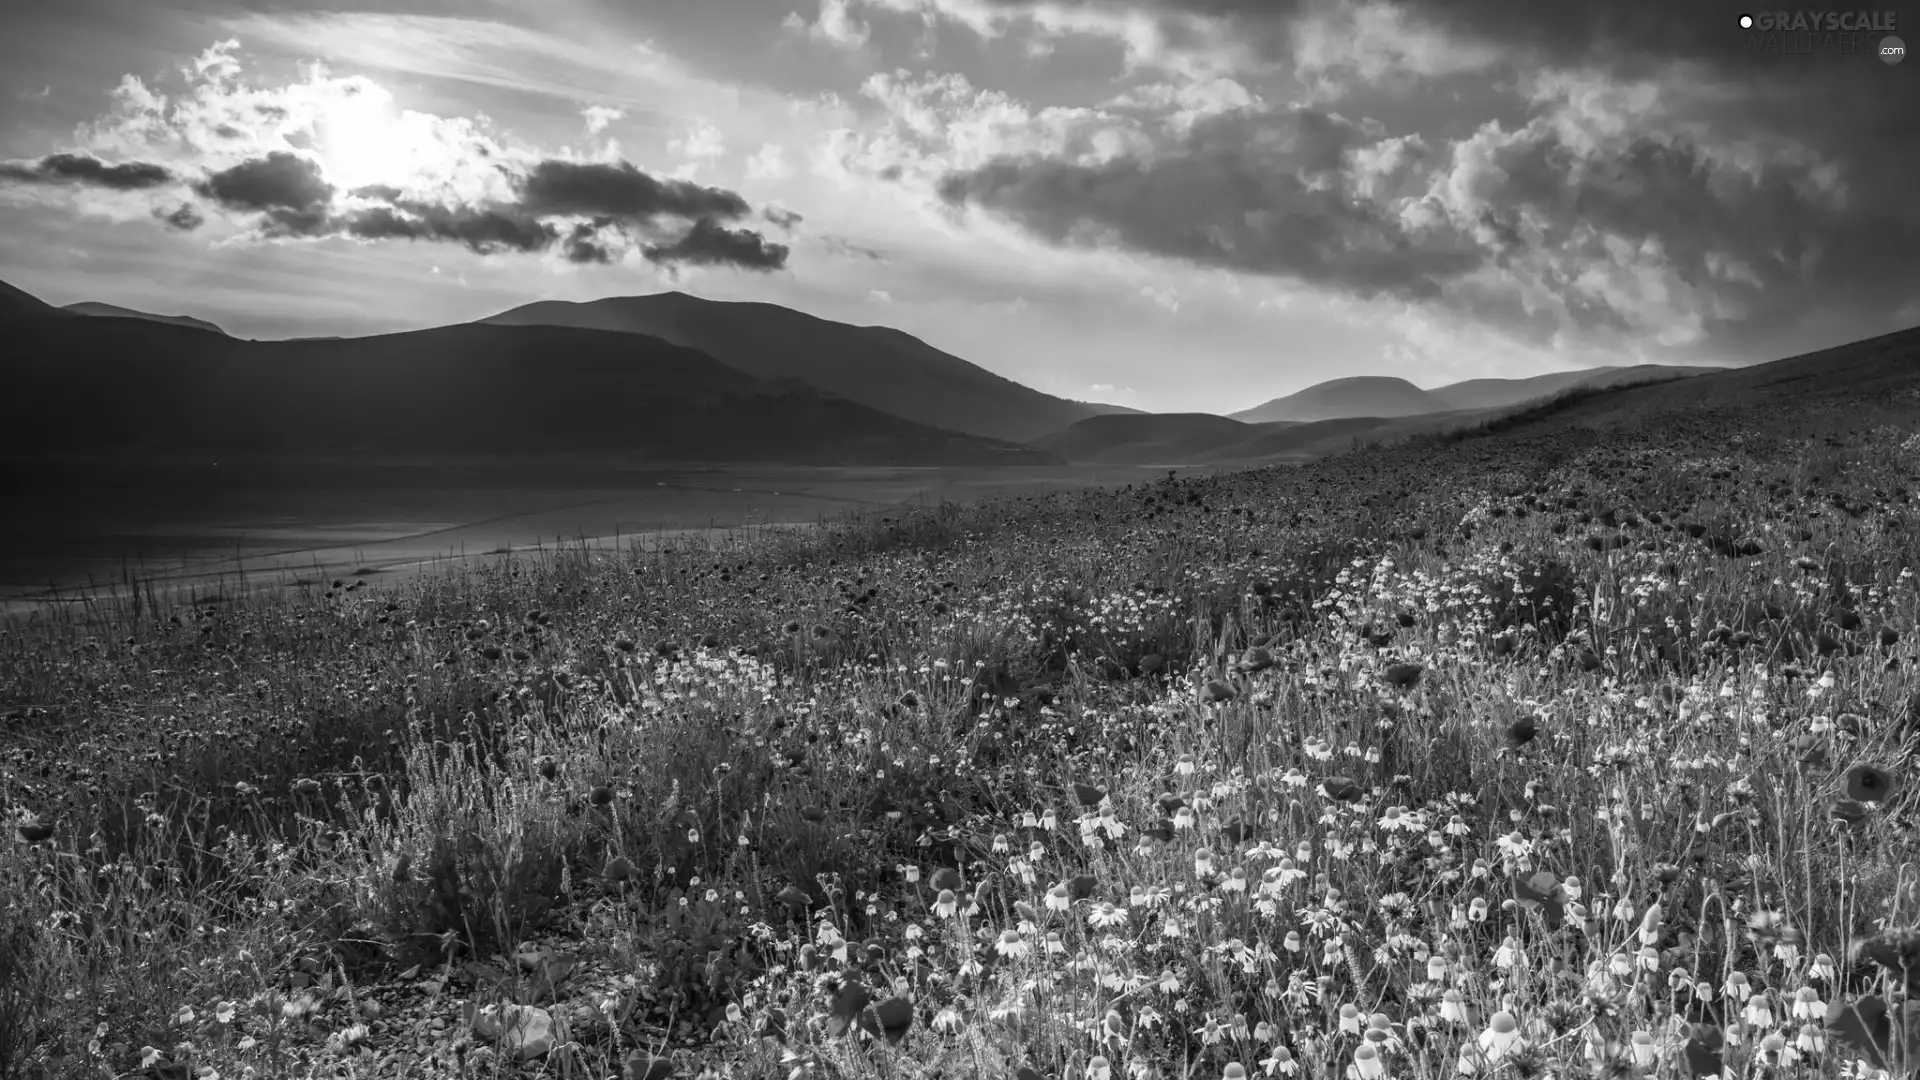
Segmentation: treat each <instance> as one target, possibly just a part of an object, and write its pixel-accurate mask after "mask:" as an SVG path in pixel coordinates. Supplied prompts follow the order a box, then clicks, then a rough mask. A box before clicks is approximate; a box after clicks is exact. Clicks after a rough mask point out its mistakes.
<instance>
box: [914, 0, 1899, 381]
mask: <svg viewBox="0 0 1920 1080" xmlns="http://www.w3.org/2000/svg"><path fill="white" fill-rule="evenodd" d="M986 2H987V3H989V4H992V5H994V6H996V7H999V8H1001V9H1003V10H1005V11H1007V12H1009V13H1017V12H1020V11H1023V10H1024V11H1031V10H1034V9H1035V8H1036V4H1035V3H1033V2H1031V0H986ZM1379 2H1381V3H1383V4H1384V5H1385V6H1388V7H1391V8H1394V9H1397V10H1398V11H1400V12H1401V13H1403V14H1405V15H1407V16H1409V17H1410V23H1409V25H1410V26H1414V27H1427V28H1431V29H1433V30H1437V31H1440V32H1442V33H1443V34H1445V35H1447V36H1449V37H1451V38H1452V39H1453V40H1454V41H1456V42H1459V43H1461V44H1465V45H1473V46H1476V47H1479V48H1483V49H1484V48H1486V47H1489V46H1491V55H1493V56H1494V57H1496V63H1495V64H1494V65H1493V67H1492V68H1491V69H1490V70H1489V71H1487V72H1485V73H1484V77H1485V78H1489V79H1494V80H1497V81H1498V82H1499V83H1500V84H1503V85H1505V86H1508V87H1511V88H1513V89H1514V90H1516V91H1517V92H1518V93H1519V94H1520V95H1521V97H1522V98H1523V101H1522V103H1523V104H1524V105H1525V107H1526V112H1525V114H1524V115H1525V117H1526V119H1522V120H1520V121H1519V122H1515V121H1514V120H1512V119H1508V120H1507V121H1506V123H1505V124H1504V125H1503V126H1492V127H1482V128H1481V129H1480V130H1479V131H1478V132H1476V133H1474V134H1472V135H1470V136H1467V137H1464V138H1461V139H1459V140H1458V141H1453V142H1448V141H1441V142H1438V143H1437V144H1435V145H1433V146H1432V147H1431V153H1430V154H1428V155H1427V156H1426V158H1425V159H1424V160H1422V161H1419V162H1416V163H1415V164H1414V166H1413V167H1412V168H1410V169H1408V170H1407V171H1406V172H1405V174H1404V176H1402V177H1401V178H1400V179H1399V181H1398V182H1397V183H1396V184H1394V185H1392V186H1390V187H1389V188H1388V189H1387V190H1385V191H1382V190H1380V188H1379V187H1378V186H1377V185H1374V186H1370V185H1364V184H1359V183H1357V182H1356V170H1355V166H1354V164H1353V163H1352V162H1351V161H1350V162H1349V163H1348V165H1347V166H1345V167H1343V168H1325V169H1322V170H1320V171H1316V169H1315V167H1314V166H1313V164H1312V163H1313V162H1314V161H1316V160H1317V161H1319V162H1321V163H1323V164H1324V163H1325V162H1327V161H1329V160H1331V159H1332V158H1337V157H1338V156H1339V155H1340V154H1341V153H1343V152H1345V151H1347V150H1349V149H1352V148H1354V147H1360V146H1365V144H1366V143H1367V142H1369V141H1371V137H1364V136H1361V135H1359V134H1357V133H1356V132H1355V130H1354V129H1353V128H1352V126H1351V125H1344V122H1340V123H1335V122H1332V121H1331V120H1330V119H1328V118H1320V120H1318V121H1316V120H1314V118H1313V117H1311V116H1309V115H1306V114H1294V115H1292V116H1285V115H1282V114H1275V115H1272V116H1260V115H1257V114H1252V113H1244V114H1240V115H1239V116H1237V117H1236V118H1234V119H1231V120H1228V121H1215V122H1211V123H1212V125H1213V127H1214V134H1215V135H1216V136H1218V135H1221V134H1224V133H1229V132H1232V133H1236V134H1238V133H1246V134H1247V135H1249V136H1250V137H1249V138H1248V139H1247V141H1245V142H1244V143H1243V144H1241V145H1234V144H1233V143H1232V142H1231V141H1224V142H1223V141H1222V140H1221V139H1219V138H1208V137H1206V136H1205V135H1197V136H1193V137H1169V138H1167V139H1166V140H1165V141H1164V142H1163V144H1162V145H1161V146H1159V147H1157V148H1156V149H1155V151H1154V152H1152V153H1146V154H1140V155H1137V156H1127V157H1121V158H1119V159H1116V160H1113V161H1110V162H1108V163H1105V164H1100V165H1085V164H1081V163H1080V162H1078V161H1074V160H1069V159H1066V158H1065V157H1064V156H1063V157H1061V158H1058V159H1041V158H1017V159H1016V158H1002V159H999V160H996V161H993V162H990V163H988V164H986V165H984V166H982V167H980V168H976V169H973V170H970V171H967V172H962V173H957V174H952V175H949V176H947V177H945V178H944V180H943V182H942V183H941V184H940V187H939V191H940V193H941V194H942V195H943V196H945V197H946V199H947V200H948V201H949V202H951V203H956V204H960V203H965V204H970V205H974V206H978V207H981V208H982V209H985V210H987V211H990V212H993V213H997V214H999V215H1001V216H1003V217H1005V218H1007V219H1009V220H1011V221H1013V222H1015V223H1017V224H1019V225H1021V226H1022V227H1024V228H1025V229H1026V230H1028V231H1029V232H1031V233H1033V234H1034V235H1036V236H1039V237H1042V238H1045V239H1048V240H1051V241H1054V242H1058V243H1101V244H1110V245H1114V246H1118V247H1124V248H1130V249H1133V250H1139V251H1145V252H1150V253H1156V254H1162V255H1169V256H1175V257H1182V258H1188V259H1192V260H1194V261H1196V262H1200V263H1204V264H1209V265H1215V266H1222V267H1227V268H1231V269H1239V270H1246V271H1253V272H1258V273H1266V274H1276V275H1280V276H1286V277H1292V278H1297V279H1302V280H1306V281H1309V282H1313V283H1318V284H1323V285H1329V286H1332V287H1335V288H1338V289H1341V290H1344V291H1349V292H1354V293H1360V294H1366V293H1370V292H1386V293H1390V294H1394V295H1401V296H1410V297H1422V296H1430V295H1433V294H1434V293H1435V292H1436V290H1437V291H1439V292H1441V293H1442V294H1444V300H1443V302H1444V303H1446V304H1449V305H1452V306H1454V307H1456V308H1458V309H1461V310H1466V311H1468V312H1470V313H1472V314H1474V315H1475V316H1477V317H1479V318H1481V319H1483V320H1484V321H1486V322H1487V323H1489V324H1491V325H1499V326H1503V327H1506V328H1507V329H1510V330H1513V331H1515V332H1517V333H1519V334H1521V336H1523V337H1527V338H1529V339H1531V340H1536V341H1541V342H1545V341H1548V340H1550V339H1553V338H1554V337H1555V335H1556V334H1559V333H1564V332H1566V331H1567V330H1569V329H1576V330H1580V331H1593V332H1595V333H1596V334H1598V335H1600V336H1601V337H1605V336H1606V335H1608V334H1614V333H1620V332H1627V333H1632V332H1636V331H1637V332H1640V333H1645V332H1648V331H1649V330H1651V329H1656V328H1660V327H1663V326H1664V327H1666V328H1683V327H1685V326H1688V325H1692V326H1694V327H1697V328H1698V329H1699V330H1700V332H1701V333H1702V335H1703V336H1704V344H1702V345H1701V348H1702V349H1703V350H1704V351H1706V352H1709V353H1712V354H1714V355H1719V356H1726V355H1733V354H1734V353H1735V352H1736V351H1738V350H1747V351H1748V352H1749V353H1750V352H1751V351H1753V350H1755V349H1762V350H1768V349H1771V350H1777V349H1781V348H1788V347H1798V346H1801V345H1804V346H1805V347H1809V348H1810V347H1815V344H1816V343H1814V342H1812V341H1810V340H1808V339H1807V338H1806V337H1805V336H1804V335H1810V334H1813V333H1814V331H1813V330H1811V329H1809V328H1811V327H1815V326H1817V325H1824V326H1826V327H1828V328H1829V329H1828V330H1826V331H1822V332H1826V333H1831V332H1833V331H1832V330H1831V328H1832V327H1834V326H1844V325H1849V324H1852V325H1854V326H1855V327H1856V329H1857V332H1858V333H1862V334H1864V333H1875V332H1880V331H1881V330H1884V329H1891V328H1893V322H1892V316H1893V315H1894V313H1896V312H1899V311H1901V310H1903V309H1904V310H1907V311H1911V310H1912V308H1911V305H1912V304H1913V303H1914V298H1915V297H1916V296H1920V261H1916V260H1915V259H1914V258H1913V257H1912V252H1914V251H1915V250H1920V204H1916V203H1915V202H1914V200H1913V199H1912V195H1911V190H1912V187H1913V181H1912V177H1913V176H1915V175H1917V174H1920V94H1913V93H1908V92H1905V91H1907V90H1908V89H1909V87H1908V85H1907V84H1908V83H1909V82H1910V79H1908V78H1907V76H1908V75H1910V74H1911V73H1910V72H1908V71H1906V70H1902V68H1904V67H1906V66H1910V65H1902V66H1901V67H1897V68H1889V67H1888V66H1887V65H1885V64H1883V63H1881V62H1879V61H1878V60H1877V59H1875V58H1874V57H1873V56H1872V55H1870V54H1871V52H1872V50H1873V48H1874V47H1875V45H1877V37H1878V35H1877V34H1875V33H1872V32H1867V33H1864V34H1862V35H1860V36H1859V37H1857V38H1848V37H1846V36H1845V35H1839V34H1836V35H1835V36H1834V37H1833V38H1831V39H1829V38H1827V37H1825V36H1824V35H1822V37H1821V39H1820V40H1819V41H1818V42H1816V43H1813V48H1812V49H1811V50H1810V51H1803V52H1798V53H1791V54H1790V53H1785V52H1783V51H1782V49H1781V46H1782V44H1784V43H1783V42H1780V41H1776V42H1774V43H1773V47H1772V48H1771V49H1769V48H1767V39H1766V38H1765V37H1764V35H1759V34H1752V33H1749V32H1748V31H1744V30H1743V29H1742V28H1741V27H1740V26H1739V17H1740V16H1741V15H1742V14H1748V13H1755V12H1754V11H1753V9H1751V8H1749V7H1746V6H1744V5H1743V4H1742V3H1740V2H1737V0H1700V2H1697V3H1685V4H1676V3H1672V2H1671V0H1593V2H1590V3H1582V4H1542V3H1538V2H1537V0H1379ZM1053 3H1054V5H1055V6H1065V7H1069V8H1078V9H1086V10H1106V11H1114V12H1119V11H1127V12H1131V13H1135V14H1140V13H1144V14H1146V15H1148V16H1153V15H1155V14H1158V15H1160V16H1163V17H1162V18H1160V19H1159V20H1157V23H1156V25H1157V26H1158V28H1159V29H1160V31H1161V34H1162V37H1163V39H1164V40H1165V41H1166V42H1167V44H1169V45H1170V46H1172V47H1173V48H1175V49H1179V48H1181V47H1182V46H1183V45H1184V44H1188V42H1187V38H1188V37H1192V36H1193V35H1191V34H1189V33H1188V32H1187V31H1186V30H1185V29H1183V24H1184V18H1183V17H1186V16H1204V17H1208V18H1213V19H1218V20H1221V21H1222V23H1223V25H1224V26H1225V27H1226V28H1227V30H1228V31H1229V33H1228V35H1227V36H1228V37H1229V38H1230V39H1231V40H1233V41H1235V42H1236V43H1238V44H1239V45H1241V46H1242V47H1244V48H1247V49H1249V50H1252V51H1253V52H1254V53H1255V54H1258V55H1262V56H1264V57H1266V58H1267V59H1269V60H1276V61H1279V62H1280V63H1281V64H1282V65H1283V66H1284V65H1285V64H1286V63H1288V62H1289V61H1291V60H1292V59H1293V56H1294V51H1295V49H1296V48H1297V47H1298V43H1299V41H1300V38H1299V26H1300V25H1301V23H1302V20H1305V19H1311V18H1316V17H1318V12H1319V11H1321V10H1323V9H1324V8H1325V5H1321V4H1307V3H1295V2H1292V0H1277V2H1276V0H1053ZM1868 7H1873V5H1868ZM1887 7H1888V5H1880V6H1879V8H1875V10H1883V9H1885V8H1887ZM1849 10H1851V9H1849ZM1914 21H1915V22H1916V24H1920V18H1916V19H1915V20H1914ZM1337 25H1338V24H1336V27H1337ZM1896 31H1897V32H1904V33H1905V34H1906V36H1908V37H1909V38H1910V37H1911V36H1912V35H1913V34H1914V33H1916V32H1920V25H1916V26H1914V27H1908V26H1904V25H1903V26H1900V27H1898V28H1896ZM1317 32H1318V33H1325V32H1326V27H1324V26H1323V27H1320V28H1318V30H1317ZM1214 37H1215V38H1216V39H1217V38H1218V34H1217V33H1216V34H1215V35H1214ZM1191 44H1193V45H1194V46H1195V47H1205V42H1204V41H1195V42H1191ZM1798 47H1799V48H1801V49H1805V48H1806V43H1804V42H1803V43H1801V44H1800V45H1799V46H1798ZM1623 86H1631V87H1632V89H1631V90H1630V91H1628V92H1626V93H1616V91H1617V90H1618V89H1619V88H1621V87H1623ZM1315 123H1318V124H1319V125H1320V129H1321V130H1319V131H1316V130H1315V128H1314V124H1315ZM1202 126H1203V127H1205V126H1207V125H1206V124H1203V125H1202ZM1623 128H1624V129H1625V131H1626V132H1627V134H1626V135H1624V136H1623V135H1622V134H1620V132H1621V130H1622V129H1623ZM1262 131H1268V132H1275V131H1277V132H1285V133H1287V135H1286V138H1288V139H1289V140H1291V143H1292V144H1291V145H1290V146H1288V147H1287V148H1286V149H1285V150H1284V151H1281V150H1278V149H1276V148H1274V147H1273V146H1271V145H1265V144H1262V143H1261V142H1260V141H1259V140H1258V138H1257V133H1259V132H1262ZM1423 191H1424V192H1425V193H1426V194H1425V196H1424V198H1423V197H1422V193H1423ZM1410 199H1411V200H1417V202H1416V204H1415V205H1414V206H1413V207H1412V208H1411V212H1408V213H1405V214H1403V213H1402V211H1408V210H1409V206H1408V202H1407V200H1410ZM1402 222H1406V224H1404V225H1403V224H1402ZM1649 290H1650V291H1649ZM1523 297H1530V299H1523ZM1543 298H1545V299H1547V300H1549V301H1550V302H1549V303H1548V304H1547V305H1545V306H1542V305H1541V304H1540V303H1539V301H1540V300H1542V299H1543ZM1662 311H1664V312H1665V314H1664V315H1663V314H1661V312H1662ZM1909 321H1910V320H1909ZM1596 340H1597V339H1596Z"/></svg>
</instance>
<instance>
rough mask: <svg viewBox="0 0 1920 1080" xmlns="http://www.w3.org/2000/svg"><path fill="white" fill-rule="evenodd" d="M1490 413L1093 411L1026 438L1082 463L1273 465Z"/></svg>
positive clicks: (1434, 429) (1453, 424)
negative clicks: (1296, 415)
mask: <svg viewBox="0 0 1920 1080" xmlns="http://www.w3.org/2000/svg"><path fill="white" fill-rule="evenodd" d="M1495 412H1497V410H1492V409H1456V410H1450V411H1447V412H1438V413H1423V414H1421V415H1418V416H1399V417H1390V416H1343V417H1338V418H1336V419H1332V420H1314V421H1307V422H1298V421H1291V420H1272V421H1268V422H1266V423H1259V424H1249V423H1245V422H1243V421H1239V420H1234V419H1231V418H1229V417H1224V416H1214V415H1212V414H1210V413H1160V414H1145V415H1140V416H1095V417H1090V418H1088V419H1086V420H1081V421H1078V422H1076V423H1074V424H1072V425H1070V426H1068V427H1066V428H1064V429H1062V430H1060V431H1057V432H1054V433H1053V434H1052V435H1049V436H1046V437H1045V438H1041V439H1036V440H1034V442H1033V443H1032V445H1033V446H1035V447H1037V448H1039V449H1042V450H1045V451H1047V452H1049V453H1052V454H1056V455H1058V456H1059V457H1061V458H1064V459H1066V460H1067V461H1071V462H1074V463H1076V464H1085V465H1227V464H1245V465H1262V464H1267V465H1271V464H1280V463H1285V462H1296V461H1309V460H1312V459H1314V458H1320V457H1326V456H1328V455H1330V454H1337V453H1340V452H1341V451H1344V450H1349V449H1351V448H1352V447H1353V446H1354V444H1355V442H1356V441H1358V442H1376V441H1380V440H1387V439H1400V438H1405V437H1407V436H1410V435H1415V434H1422V433H1428V432H1437V431H1443V430H1446V429H1448V428H1451V427H1458V426H1463V425H1467V424H1471V423H1474V422H1477V421H1479V420H1481V419H1483V418H1485V417H1487V416H1490V415H1493V414H1494V413H1495Z"/></svg>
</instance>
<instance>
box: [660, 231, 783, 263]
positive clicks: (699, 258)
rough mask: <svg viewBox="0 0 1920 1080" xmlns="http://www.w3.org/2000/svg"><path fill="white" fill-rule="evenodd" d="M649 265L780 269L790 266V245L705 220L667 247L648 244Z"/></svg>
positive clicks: (666, 245) (755, 233)
mask: <svg viewBox="0 0 1920 1080" xmlns="http://www.w3.org/2000/svg"><path fill="white" fill-rule="evenodd" d="M641 253H642V254H644V255H645V256H646V257H647V260H648V261H649V262H656V263H662V264H669V265H671V264H678V263H686V264H690V265H693V266H736V267H739V268H740V269H742V270H778V269H780V268H781V267H784V266H785V265H786V264H787V245H785V244H775V243H770V242H768V240H767V238H766V237H764V236H761V235H760V234H759V233H757V232H755V231H753V230H752V229H729V228H727V227H726V226H724V225H722V224H720V223H719V222H718V221H715V220H714V219H713V218H701V219H700V220H699V221H696V222H694V223H693V228H691V229H689V230H687V232H686V234H685V235H684V236H681V237H680V238H679V239H677V240H674V241H673V242H671V243H666V244H648V245H646V246H645V247H644V248H642V249H641Z"/></svg>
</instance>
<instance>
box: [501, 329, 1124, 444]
mask: <svg viewBox="0 0 1920 1080" xmlns="http://www.w3.org/2000/svg"><path fill="white" fill-rule="evenodd" d="M480 322H481V323H483V324H491V325H507V326H529V325H538V326H572V327H579V328H583V329H592V330H618V331H624V332H629V333H640V334H650V335H652V336H654V337H657V338H661V339H663V340H666V341H671V342H673V343H674V344H676V345H685V346H687V347H689V348H695V349H699V350H700V351H702V352H704V353H706V354H708V355H709V356H712V357H713V358H715V359H717V360H719V361H720V362H721V363H723V364H728V365H731V366H732V367H736V368H738V369H740V370H741V371H744V372H746V373H747V374H749V375H753V376H756V377H758V378H762V379H797V380H799V381H801V382H803V383H806V384H807V385H809V386H813V387H816V388H818V389H820V390H824V391H826V392H828V393H831V394H838V395H840V396H841V397H844V398H848V399H850V400H852V401H857V402H859V403H860V404H862V405H866V406H868V407H870V408H874V409H879V410H880V411H882V412H887V413H892V414H893V415H895V416H899V417H903V418H905V419H908V420H912V421H915V422H917V423H921V424H927V425H930V426H933V427H938V428H945V429H947V430H950V431H959V432H965V433H967V434H970V435H978V436H981V437H983V438H990V439H1004V440H1007V441H1010V442H1026V441H1028V440H1030V439H1035V438H1038V437H1040V436H1042V435H1045V434H1047V433H1049V432H1052V431H1057V430H1058V429H1060V428H1063V427H1065V426H1067V425H1068V424H1071V423H1073V422H1074V421H1076V420H1082V419H1085V418H1086V417H1089V416H1100V415H1107V414H1112V413H1120V412H1125V411H1127V410H1123V409H1121V408H1119V407H1118V406H1113V405H1096V404H1090V403H1087V402H1079V401H1068V400H1067V399H1065V398H1058V397H1054V396H1053V395H1051V394H1043V393H1041V392H1040V391H1038V390H1035V389H1033V388H1032V387H1028V386H1022V385H1021V384H1019V383H1017V382H1014V381H1013V380H1012V379H1007V378H1003V377H1001V376H999V375H995V374H994V373H992V372H990V371H988V370H986V369H985V368H982V367H979V366H977V365H974V364H970V363H968V362H967V361H965V360H962V359H960V358H959V357H957V356H953V355H951V354H949V353H944V352H941V351H940V350H939V349H936V348H934V347H933V346H931V345H929V344H927V343H926V342H924V341H921V340H920V339H919V338H916V337H914V336H913V335H911V334H908V333H905V332H904V331H900V330H895V329H892V328H890V327H884V326H850V325H848V324H846V323H838V322H832V321H829V320H827V319H821V318H816V317H815V316H812V315H807V314H804V313H802V312H798V311H794V310H792V309H790V308H784V307H780V306H779V305H777V304H761V303H742V302H730V301H719V300H704V299H701V298H699V297H694V296H688V295H686V294H685V293H678V292H667V293H659V294H656V295H653V296H618V297H609V298H607V299H604V300H593V301H588V302H585V303H572V302H569V301H564V300H542V301H539V302H537V303H532V304H527V305H524V306H522V307H517V308H514V309H512V310H510V311H503V312H501V313H500V314H498V315H494V316H491V317H489V318H486V319H481V320H480Z"/></svg>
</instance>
